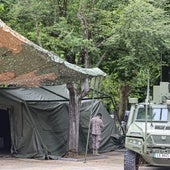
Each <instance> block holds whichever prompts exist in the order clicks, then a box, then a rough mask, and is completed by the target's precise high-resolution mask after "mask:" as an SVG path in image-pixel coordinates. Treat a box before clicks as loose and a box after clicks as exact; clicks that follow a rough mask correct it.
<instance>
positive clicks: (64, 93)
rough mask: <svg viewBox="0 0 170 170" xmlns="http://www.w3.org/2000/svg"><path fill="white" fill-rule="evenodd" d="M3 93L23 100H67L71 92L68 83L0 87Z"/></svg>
mask: <svg viewBox="0 0 170 170" xmlns="http://www.w3.org/2000/svg"><path fill="white" fill-rule="evenodd" d="M0 92H1V94H4V95H5V96H7V97H9V98H11V97H12V98H13V99H14V100H15V99H16V100H21V101H67V100H69V92H68V90H67V88H66V85H58V86H44V87H41V88H13V89H0Z"/></svg>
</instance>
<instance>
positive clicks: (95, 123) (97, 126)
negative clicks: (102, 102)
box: [91, 113, 104, 155]
mask: <svg viewBox="0 0 170 170" xmlns="http://www.w3.org/2000/svg"><path fill="white" fill-rule="evenodd" d="M91 126H92V141H93V154H94V155H98V149H99V145H100V141H101V137H100V135H101V131H102V128H103V127H104V125H103V121H102V114H101V113H98V114H97V115H96V116H95V117H93V118H92V119H91Z"/></svg>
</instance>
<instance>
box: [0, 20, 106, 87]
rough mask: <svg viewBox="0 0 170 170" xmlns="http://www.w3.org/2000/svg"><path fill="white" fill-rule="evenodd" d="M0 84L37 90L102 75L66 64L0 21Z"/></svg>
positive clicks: (94, 70)
mask: <svg viewBox="0 0 170 170" xmlns="http://www.w3.org/2000/svg"><path fill="white" fill-rule="evenodd" d="M0 63H1V67H0V84H16V85H24V86H29V87H30V86H31V87H38V86H40V85H41V84H43V85H44V84H48V85H53V84H63V83H66V82H70V81H71V82H76V81H78V80H83V79H85V78H92V77H98V76H105V73H104V72H103V71H102V70H100V69H99V68H92V69H86V68H81V67H79V66H76V65H74V64H71V63H68V62H66V61H64V60H62V59H61V58H59V57H58V56H57V55H56V54H54V53H52V52H49V51H47V50H45V49H43V48H41V47H39V46H37V45H36V44H34V43H33V42H31V41H29V40H28V39H26V38H24V37H23V36H21V35H20V34H18V33H17V32H15V31H13V30H12V29H11V28H10V27H8V26H7V25H5V24H4V23H3V22H2V21H1V20H0Z"/></svg>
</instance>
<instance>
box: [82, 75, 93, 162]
mask: <svg viewBox="0 0 170 170" xmlns="http://www.w3.org/2000/svg"><path fill="white" fill-rule="evenodd" d="M95 84H96V77H95V78H94V87H95ZM94 93H95V90H93V94H92V107H91V112H90V118H89V125H88V133H87V142H86V151H85V158H84V163H86V161H87V150H88V145H89V138H90V125H91V118H92V113H93V104H94Z"/></svg>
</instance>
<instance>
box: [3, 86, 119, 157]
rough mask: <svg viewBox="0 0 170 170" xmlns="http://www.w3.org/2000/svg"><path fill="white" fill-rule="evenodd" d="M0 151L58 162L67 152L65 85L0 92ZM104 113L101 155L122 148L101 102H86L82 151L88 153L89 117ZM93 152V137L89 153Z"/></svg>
mask: <svg viewBox="0 0 170 170" xmlns="http://www.w3.org/2000/svg"><path fill="white" fill-rule="evenodd" d="M0 94H1V95H0V116H1V119H0V126H1V127H0V129H3V130H2V132H1V131H0V151H2V150H3V149H5V150H6V151H9V153H12V154H13V155H14V156H16V157H22V158H23V157H25V158H39V159H45V158H47V159H49V158H51V159H57V158H58V157H61V156H64V155H65V154H66V153H67V148H68V133H69V126H68V124H69V111H68V101H69V99H68V98H69V97H68V91H67V89H66V87H65V85H64V86H63V85H61V86H44V87H41V88H30V89H28V88H11V89H0ZM98 112H101V113H103V121H104V125H105V127H104V129H103V132H102V141H101V145H100V152H108V151H111V150H114V149H115V148H117V147H119V146H120V145H119V144H118V141H119V137H120V136H121V134H120V130H119V128H117V126H116V122H115V121H114V119H112V118H111V116H110V115H109V113H108V111H107V109H106V108H105V107H104V105H103V104H102V102H101V101H99V100H83V101H82V105H81V113H80V137H79V152H81V153H83V152H85V148H86V142H87V132H88V125H89V119H90V114H92V115H95V114H96V113H98ZM90 151H91V138H90V141H89V149H88V152H90Z"/></svg>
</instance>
